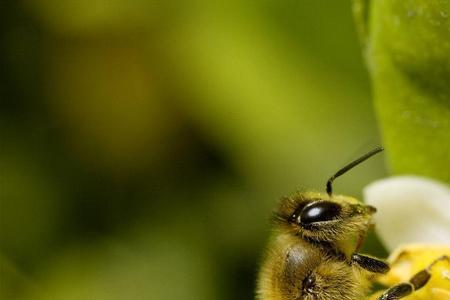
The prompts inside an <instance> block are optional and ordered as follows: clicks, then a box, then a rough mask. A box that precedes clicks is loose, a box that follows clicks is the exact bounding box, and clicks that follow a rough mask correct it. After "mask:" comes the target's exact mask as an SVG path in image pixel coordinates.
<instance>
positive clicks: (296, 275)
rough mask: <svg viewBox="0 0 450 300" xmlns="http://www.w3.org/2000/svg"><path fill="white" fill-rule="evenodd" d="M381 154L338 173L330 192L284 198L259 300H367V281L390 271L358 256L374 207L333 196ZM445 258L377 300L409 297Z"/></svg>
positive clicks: (329, 185)
mask: <svg viewBox="0 0 450 300" xmlns="http://www.w3.org/2000/svg"><path fill="white" fill-rule="evenodd" d="M381 150H382V148H376V149H374V150H373V151H371V152H369V153H367V154H366V155H364V156H362V157H361V158H359V159H357V160H355V161H354V162H352V163H350V164H348V165H347V166H345V167H344V168H342V169H341V170H339V171H338V172H337V173H336V174H335V175H334V176H332V177H331V178H330V179H329V180H328V182H327V193H326V194H324V193H314V192H308V193H298V194H296V195H293V196H291V197H286V198H283V199H282V200H281V202H280V204H279V206H278V209H277V210H276V213H275V217H274V229H275V234H274V236H273V238H272V240H271V242H270V243H269V247H268V251H267V254H266V258H265V260H264V262H263V264H262V266H261V271H260V273H259V280H258V298H259V300H362V299H367V298H366V296H368V295H369V288H370V285H369V282H370V280H369V279H373V277H374V275H375V274H386V273H387V272H388V271H389V266H388V265H387V263H385V262H383V261H382V260H380V259H377V258H374V257H370V256H367V255H362V254H359V253H358V250H359V248H360V246H361V243H362V241H363V240H364V237H365V236H366V233H367V231H368V229H369V228H370V226H371V218H372V215H373V214H374V213H375V211H376V209H375V208H374V207H372V206H369V205H365V204H363V203H361V202H359V201H358V200H356V199H354V198H351V197H347V196H339V195H333V193H332V182H333V180H334V179H335V178H337V177H338V176H340V175H342V174H344V173H345V172H347V171H348V170H350V169H351V168H353V167H354V166H356V165H358V164H359V163H361V162H362V161H364V160H366V159H367V158H369V157H371V156H372V155H374V154H376V153H378V152H380V151H381ZM443 259H446V260H448V256H445V255H444V256H442V257H440V258H438V259H437V260H435V261H434V262H431V263H430V265H429V266H428V267H427V268H426V269H423V270H421V271H419V272H418V273H416V274H415V275H413V276H412V277H411V278H410V279H409V281H407V282H401V283H398V284H396V285H394V286H393V287H391V288H390V289H388V290H387V291H385V292H384V293H383V294H381V295H380V296H379V298H378V299H379V300H397V299H401V298H404V297H408V295H410V294H412V293H413V292H414V291H416V290H419V289H421V288H422V287H423V286H425V285H426V283H427V282H428V281H429V279H430V278H431V268H432V266H433V265H435V264H436V263H437V262H439V261H441V260H443ZM376 297H378V296H376ZM449 297H450V296H449ZM441 298H442V297H441ZM405 300H406V299H405Z"/></svg>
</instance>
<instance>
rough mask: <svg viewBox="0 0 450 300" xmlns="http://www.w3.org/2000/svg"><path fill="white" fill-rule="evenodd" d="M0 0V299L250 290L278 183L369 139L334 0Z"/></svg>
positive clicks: (321, 168)
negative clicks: (217, 0)
mask: <svg viewBox="0 0 450 300" xmlns="http://www.w3.org/2000/svg"><path fill="white" fill-rule="evenodd" d="M0 14H1V19H2V22H3V24H2V26H1V31H2V34H1V44H2V48H1V51H2V53H1V58H0V60H1V61H2V68H1V71H0V77H1V83H0V101H1V112H0V134H1V136H0V141H1V148H0V176H1V177H0V243H1V244H0V276H1V277H0V298H1V299H21V300H27V299H33V300H35V299H38V300H39V299H43V300H44V299H45V300H46V299H65V300H66V299H68V300H70V299H100V300H102V299H168V300H170V299H198V300H202V299H224V300H225V299H252V298H253V295H254V287H255V278H256V274H257V269H258V263H259V261H260V259H261V255H262V253H263V249H264V244H265V242H266V240H267V239H268V237H269V234H270V224H269V217H270V213H271V211H272V209H273V208H274V206H275V205H276V203H277V200H278V199H279V198H280V197H281V196H283V195H286V194H289V193H292V192H295V191H296V190H307V189H317V190H323V188H324V184H325V181H326V179H327V178H328V177H329V176H330V175H331V174H332V173H333V172H334V171H336V170H337V169H338V168H339V167H341V166H342V165H343V164H345V163H347V162H348V161H350V160H351V159H353V158H356V157H357V156H359V155H360V154H362V153H364V152H366V151H367V150H369V149H371V148H372V147H373V146H375V145H378V144H379V143H380V142H379V137H378V134H377V127H376V120H375V117H374V113H373V109H372V103H371V97H370V88H369V80H368V75H367V72H366V70H365V67H364V64H363V60H362V57H361V54H360V53H361V52H360V47H359V44H358V39H357V35H356V30H355V28H354V25H353V20H352V16H351V4H350V2H349V1H343V0H339V1H327V2H324V1H315V0H283V1H279V0H278V1H275V0H263V1H251V0H248V1H235V0H232V1H227V2H226V3H212V2H210V1H202V0H198V1H181V0H178V1H167V2H164V1H144V0H134V1H130V0H90V1H88V0H68V1H56V0H24V1H5V2H2V4H1V9H0ZM385 175H386V170H385V169H384V166H383V157H382V156H378V157H376V158H374V159H372V160H369V161H368V162H367V163H365V164H364V166H361V167H358V168H356V169H355V170H354V171H352V172H351V173H349V174H348V175H346V176H344V177H343V178H342V179H339V180H338V181H337V182H336V185H335V190H336V192H337V193H343V194H348V195H354V196H357V197H360V196H361V190H362V188H363V186H364V185H366V184H368V183H369V182H371V181H372V180H375V179H377V178H380V177H383V176H385ZM373 244H374V243H373V240H372V241H369V243H368V246H367V251H369V252H371V253H372V254H381V253H382V252H380V251H381V250H380V249H378V248H377V249H375V248H376V246H373Z"/></svg>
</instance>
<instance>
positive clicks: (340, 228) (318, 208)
mask: <svg viewBox="0 0 450 300" xmlns="http://www.w3.org/2000/svg"><path fill="white" fill-rule="evenodd" d="M381 151H383V148H381V147H377V148H375V149H373V150H372V151H370V152H368V153H366V154H364V155H363V156H361V157H360V158H358V159H356V160H354V161H352V162H351V163H349V164H348V165H346V166H344V167H343V168H342V169H340V170H339V171H337V172H336V173H335V174H334V175H333V176H331V177H330V179H328V181H327V184H326V191H327V193H326V194H324V193H300V194H297V195H294V196H293V197H288V198H284V199H283V200H282V201H281V204H280V206H279V208H278V211H277V213H276V215H275V216H276V218H275V219H276V220H278V221H280V222H279V223H281V224H284V225H286V226H287V227H285V226H284V227H282V228H287V229H289V230H293V232H295V234H296V235H301V236H302V237H303V238H309V239H311V240H314V241H319V242H320V241H323V242H329V243H334V242H337V241H340V240H346V239H348V238H349V237H351V236H352V235H354V234H355V233H360V234H361V233H365V232H366V231H367V229H368V228H369V225H370V219H371V216H372V214H373V213H375V212H376V209H375V208H374V207H373V206H370V205H365V204H363V203H361V202H359V201H358V200H356V199H354V198H351V197H347V196H340V195H333V186H332V184H333V181H334V180H335V179H336V178H338V177H339V176H341V175H343V174H345V173H346V172H347V171H349V170H351V169H352V168H354V167H355V166H357V165H359V164H360V163H362V162H363V161H365V160H366V159H368V158H370V157H372V156H374V155H375V154H377V153H379V152H381Z"/></svg>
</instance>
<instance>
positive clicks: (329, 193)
mask: <svg viewBox="0 0 450 300" xmlns="http://www.w3.org/2000/svg"><path fill="white" fill-rule="evenodd" d="M383 150H384V148H383V147H377V148H375V149H373V150H372V151H370V152H368V153H366V154H364V155H363V156H361V157H360V158H358V159H356V160H354V161H352V162H351V163H349V164H348V165H346V166H345V167H343V168H342V169H340V170H339V171H337V172H336V174H334V175H333V176H331V177H330V179H328V181H327V194H328V195H329V196H331V195H332V194H333V187H332V186H331V185H332V184H333V181H334V180H335V179H336V178H338V177H339V176H341V175H342V174H345V173H346V172H347V171H348V170H350V169H352V168H354V167H355V166H357V165H359V164H360V163H362V162H363V161H365V160H366V159H368V158H370V157H372V156H374V155H375V154H377V153H379V152H381V151H383Z"/></svg>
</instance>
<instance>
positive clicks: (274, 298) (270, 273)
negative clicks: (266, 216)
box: [259, 234, 366, 300]
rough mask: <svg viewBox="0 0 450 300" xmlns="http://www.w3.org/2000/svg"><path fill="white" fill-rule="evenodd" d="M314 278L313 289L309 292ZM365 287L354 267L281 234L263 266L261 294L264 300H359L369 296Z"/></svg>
mask: <svg viewBox="0 0 450 300" xmlns="http://www.w3.org/2000/svg"><path fill="white" fill-rule="evenodd" d="M309 272H313V273H314V274H313V273H309ZM311 275H312V276H314V278H315V279H314V281H315V282H314V283H311V288H314V289H311V291H310V292H308V287H307V286H308V280H309V279H308V278H312V277H309V276H311ZM365 286H366V281H365V280H364V277H363V276H361V272H360V271H359V270H356V269H355V267H354V266H352V265H350V264H349V263H347V262H346V261H343V260H342V259H341V258H339V257H336V256H334V255H330V254H329V253H327V252H326V251H325V250H324V249H321V248H320V247H318V246H315V245H311V244H309V243H308V242H305V241H298V240H296V239H295V238H292V237H291V236H290V235H284V234H282V235H278V236H277V237H276V240H275V241H274V242H273V247H271V248H270V252H269V253H268V254H267V259H266V261H265V263H264V265H263V266H262V270H261V274H260V282H259V294H260V298H261V299H264V300H297V299H305V300H315V299H323V300H334V299H342V300H360V299H362V296H363V295H364V294H366V289H365ZM314 291H316V293H313V292H314ZM302 296H303V298H302Z"/></svg>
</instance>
